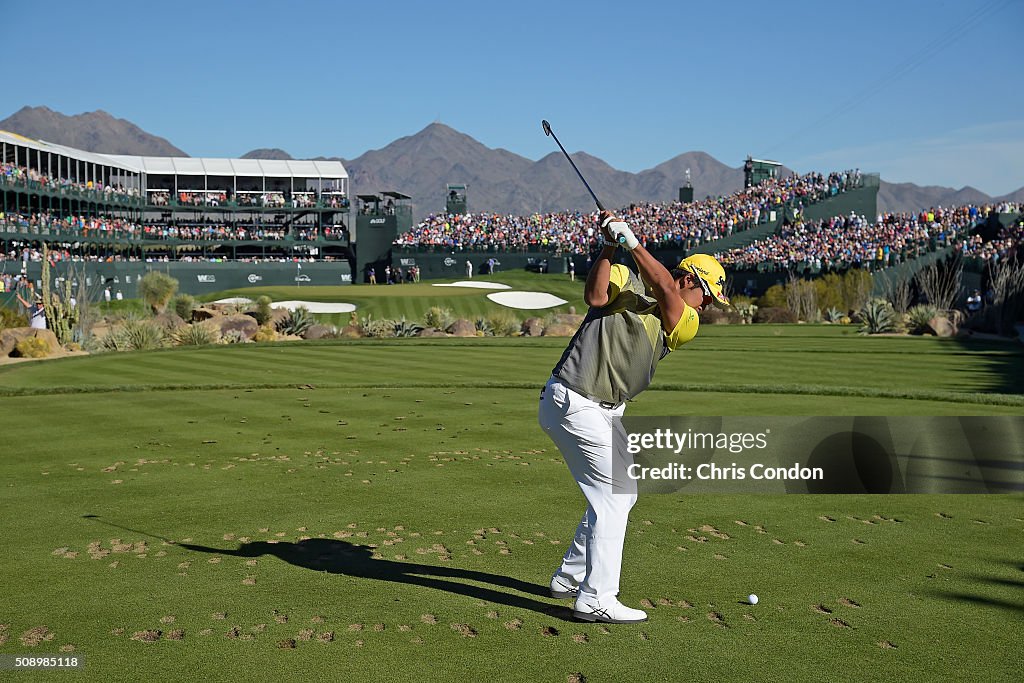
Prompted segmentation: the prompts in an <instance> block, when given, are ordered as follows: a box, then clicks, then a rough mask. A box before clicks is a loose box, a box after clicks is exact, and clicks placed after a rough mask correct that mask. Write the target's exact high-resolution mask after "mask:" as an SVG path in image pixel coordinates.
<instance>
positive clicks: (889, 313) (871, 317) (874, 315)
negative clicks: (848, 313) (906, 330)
mask: <svg viewBox="0 0 1024 683" xmlns="http://www.w3.org/2000/svg"><path fill="white" fill-rule="evenodd" d="M858 314H859V315H860V319H861V323H860V330H859V331H860V333H861V334H888V333H892V332H896V331H897V329H898V323H897V319H896V312H895V311H894V310H893V308H892V304H890V303H889V302H888V301H886V300H885V299H871V300H870V301H868V302H867V303H866V304H864V306H863V308H861V309H860V311H858Z"/></svg>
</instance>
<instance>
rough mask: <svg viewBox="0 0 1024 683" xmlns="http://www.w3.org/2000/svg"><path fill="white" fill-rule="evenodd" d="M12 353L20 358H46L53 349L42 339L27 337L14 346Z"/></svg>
mask: <svg viewBox="0 0 1024 683" xmlns="http://www.w3.org/2000/svg"><path fill="white" fill-rule="evenodd" d="M14 351H15V353H16V354H17V356H18V357H20V358H46V357H47V356H49V355H50V353H51V352H52V351H53V349H51V348H50V343H49V342H48V341H46V340H45V339H43V338H42V337H29V338H28V339H22V340H21V341H20V342H18V343H17V344H15V345H14Z"/></svg>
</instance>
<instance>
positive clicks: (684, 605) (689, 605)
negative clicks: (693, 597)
mask: <svg viewBox="0 0 1024 683" xmlns="http://www.w3.org/2000/svg"><path fill="white" fill-rule="evenodd" d="M676 605H677V606H678V607H682V608H683V609H690V608H692V607H693V603H692V602H690V601H689V600H680V601H679V602H677V603H676Z"/></svg>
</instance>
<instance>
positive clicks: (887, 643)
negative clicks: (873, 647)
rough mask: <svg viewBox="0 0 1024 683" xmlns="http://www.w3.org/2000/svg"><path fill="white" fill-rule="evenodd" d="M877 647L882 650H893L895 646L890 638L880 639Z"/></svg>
mask: <svg viewBox="0 0 1024 683" xmlns="http://www.w3.org/2000/svg"><path fill="white" fill-rule="evenodd" d="M878 647H880V648H882V649H883V650H895V649H896V647H897V646H896V644H895V643H894V642H892V641H891V640H880V641H878Z"/></svg>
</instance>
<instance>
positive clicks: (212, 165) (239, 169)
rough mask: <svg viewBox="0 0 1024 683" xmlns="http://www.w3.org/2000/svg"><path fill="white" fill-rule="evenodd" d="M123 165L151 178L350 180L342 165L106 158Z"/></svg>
mask: <svg viewBox="0 0 1024 683" xmlns="http://www.w3.org/2000/svg"><path fill="white" fill-rule="evenodd" d="M104 156H107V157H108V158H110V159H111V160H113V161H116V162H117V163H118V164H119V165H126V166H132V167H135V168H137V169H138V170H140V171H142V172H144V173H147V174H150V175H156V174H165V175H214V176H223V175H228V176H266V177H270V178H348V171H346V170H345V166H344V165H342V163H341V162H340V161H302V160H298V159H289V160H284V159H214V158H203V157H140V156H129V155H124V154H109V155H104Z"/></svg>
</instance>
